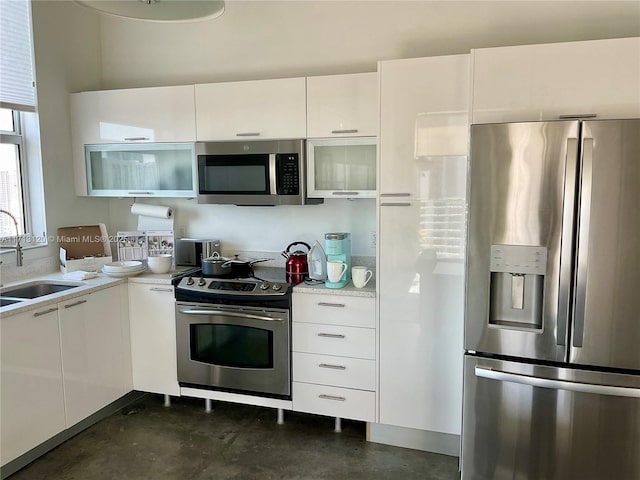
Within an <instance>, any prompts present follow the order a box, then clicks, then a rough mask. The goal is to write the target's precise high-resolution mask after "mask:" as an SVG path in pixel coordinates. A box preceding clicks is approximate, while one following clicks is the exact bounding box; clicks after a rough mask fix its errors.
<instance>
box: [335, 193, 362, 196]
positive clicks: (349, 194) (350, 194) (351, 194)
mask: <svg viewBox="0 0 640 480" xmlns="http://www.w3.org/2000/svg"><path fill="white" fill-rule="evenodd" d="M332 195H345V196H346V195H348V196H350V197H353V196H354V195H360V192H332Z"/></svg>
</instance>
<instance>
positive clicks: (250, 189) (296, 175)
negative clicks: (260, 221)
mask: <svg viewBox="0 0 640 480" xmlns="http://www.w3.org/2000/svg"><path fill="white" fill-rule="evenodd" d="M196 156H197V159H198V203H217V204H232V205H259V206H275V205H304V204H306V203H322V200H321V199H320V200H319V201H318V199H312V200H309V199H307V195H306V184H307V182H306V162H305V140H266V141H263V140H259V141H250V142H247V141H244V142H243V141H239V142H238V141H236V142H233V141H230V142H201V143H196Z"/></svg>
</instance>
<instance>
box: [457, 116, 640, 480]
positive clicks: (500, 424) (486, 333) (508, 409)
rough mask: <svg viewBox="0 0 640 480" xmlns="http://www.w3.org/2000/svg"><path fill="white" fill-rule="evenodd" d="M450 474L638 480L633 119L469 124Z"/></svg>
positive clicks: (637, 136) (639, 331)
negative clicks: (459, 371) (458, 440)
mask: <svg viewBox="0 0 640 480" xmlns="http://www.w3.org/2000/svg"><path fill="white" fill-rule="evenodd" d="M469 179H470V184H469V188H470V190H469V217H468V222H469V223H468V227H469V228H468V235H469V238H468V245H467V272H466V273H467V280H466V305H465V340H464V345H465V362H464V369H465V370H464V406H463V427H462V458H461V469H462V478H463V480H467V479H474V480H476V479H490V480H500V479H522V480H524V479H530V480H534V479H535V480H541V479H544V480H554V479H562V480H569V479H580V480H588V479H598V480H600V479H609V478H615V479H617V480H627V479H628V480H632V479H636V480H637V479H640V119H627V120H595V119H594V120H584V121H577V120H575V121H553V122H531V123H511V124H489V125H473V126H472V127H471V155H470V176H469Z"/></svg>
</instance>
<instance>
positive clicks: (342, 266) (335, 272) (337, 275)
mask: <svg viewBox="0 0 640 480" xmlns="http://www.w3.org/2000/svg"><path fill="white" fill-rule="evenodd" d="M347 268H348V267H347V264H346V263H344V262H341V261H339V260H332V261H330V262H327V278H328V279H329V281H330V282H332V283H336V282H339V281H340V280H342V277H344V274H345V273H347Z"/></svg>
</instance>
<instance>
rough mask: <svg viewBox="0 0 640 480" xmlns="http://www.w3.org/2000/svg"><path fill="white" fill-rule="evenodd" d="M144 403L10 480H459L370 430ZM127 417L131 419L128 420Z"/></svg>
mask: <svg viewBox="0 0 640 480" xmlns="http://www.w3.org/2000/svg"><path fill="white" fill-rule="evenodd" d="M213 408H214V410H213V411H212V412H210V413H205V411H204V400H196V399H188V398H177V399H176V398H174V399H173V403H172V406H171V407H170V408H166V407H163V406H162V397H161V396H156V395H147V396H145V397H144V398H143V399H142V401H140V402H138V403H135V404H134V408H133V409H132V408H128V409H123V411H122V412H120V413H117V414H114V415H112V416H110V417H108V418H106V419H104V420H102V421H101V422H98V423H97V424H95V425H94V426H92V427H90V428H88V429H87V430H85V431H83V432H82V433H80V434H79V435H77V436H75V437H74V438H72V439H71V440H69V441H67V442H65V443H64V444H62V445H60V446H59V447H57V448H56V449H54V450H52V451H50V452H49V453H48V454H46V455H44V456H43V457H41V458H39V459H38V460H36V461H35V462H33V463H31V464H30V465H28V466H27V467H25V468H24V469H22V470H20V471H19V472H17V473H15V474H14V475H12V476H11V477H9V478H10V480H27V479H29V480H31V479H34V478H37V479H41V480H47V479H50V480H53V479H55V480H104V479H111V480H118V479H127V480H129V479H135V480H138V479H154V480H161V479H180V480H191V479H193V480H205V479H216V480H217V479H242V480H251V479H260V480H268V479H342V478H344V479H393V480H396V479H398V478H401V479H403V480H407V479H413V478H415V479H421V480H455V479H458V478H459V475H458V459H457V458H456V457H449V456H446V455H438V454H433V453H427V452H421V451H418V450H409V449H405V448H398V447H391V446H387V445H379V444H375V443H369V442H366V441H365V424H364V423H362V422H353V421H347V420H344V421H343V423H342V427H343V431H342V433H334V432H333V425H334V420H333V419H332V418H328V417H321V416H315V415H306V414H299V413H293V412H285V424H284V425H277V424H276V410H275V409H269V408H261V407H253V406H247V405H237V404H232V403H224V402H213ZM125 413H127V414H125Z"/></svg>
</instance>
